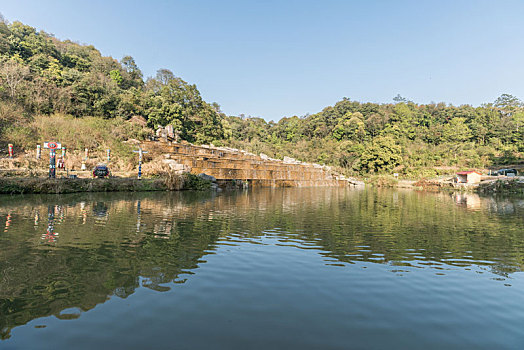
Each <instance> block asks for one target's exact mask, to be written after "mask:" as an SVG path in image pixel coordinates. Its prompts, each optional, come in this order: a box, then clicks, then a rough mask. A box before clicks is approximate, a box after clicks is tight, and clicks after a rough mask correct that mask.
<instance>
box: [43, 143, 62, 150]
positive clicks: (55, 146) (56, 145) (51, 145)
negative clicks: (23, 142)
mask: <svg viewBox="0 0 524 350" xmlns="http://www.w3.org/2000/svg"><path fill="white" fill-rule="evenodd" d="M44 148H48V149H61V148H62V144H61V143H58V142H54V141H51V142H44Z"/></svg>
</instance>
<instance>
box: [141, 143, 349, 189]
mask: <svg viewBox="0 0 524 350" xmlns="http://www.w3.org/2000/svg"><path fill="white" fill-rule="evenodd" d="M143 148H144V150H147V151H151V152H152V153H162V154H164V155H165V156H166V157H169V159H171V160H174V161H176V162H177V163H178V164H182V165H184V166H185V167H186V168H188V169H190V172H191V173H193V174H200V173H205V174H207V175H211V176H214V177H215V178H216V179H217V180H242V181H246V182H247V183H249V185H250V186H263V187H311V186H348V185H351V184H357V183H356V182H355V181H352V180H351V179H346V178H345V177H344V176H341V175H339V174H336V173H335V172H333V171H332V170H331V169H330V168H329V167H326V166H321V165H318V164H308V163H303V162H300V161H297V160H295V159H292V158H288V157H286V158H285V160H279V159H272V158H269V157H267V156H266V155H264V154H261V155H260V156H259V155H255V154H252V153H249V152H246V151H241V150H236V149H231V148H223V147H212V146H196V145H192V144H189V143H166V142H155V141H151V142H146V143H144V144H143Z"/></svg>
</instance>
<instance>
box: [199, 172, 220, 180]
mask: <svg viewBox="0 0 524 350" xmlns="http://www.w3.org/2000/svg"><path fill="white" fill-rule="evenodd" d="M198 177H199V178H201V179H204V180H207V181H211V182H217V179H216V178H215V177H214V176H211V175H207V174H204V173H200V174H198Z"/></svg>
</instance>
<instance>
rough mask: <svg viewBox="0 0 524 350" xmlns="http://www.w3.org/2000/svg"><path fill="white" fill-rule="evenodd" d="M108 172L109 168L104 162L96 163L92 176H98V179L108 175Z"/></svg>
mask: <svg viewBox="0 0 524 350" xmlns="http://www.w3.org/2000/svg"><path fill="white" fill-rule="evenodd" d="M110 174H111V173H110V172H109V168H108V167H107V165H105V164H98V165H97V166H96V167H95V168H94V169H93V177H98V178H99V179H103V178H105V177H108V176H109V175H110Z"/></svg>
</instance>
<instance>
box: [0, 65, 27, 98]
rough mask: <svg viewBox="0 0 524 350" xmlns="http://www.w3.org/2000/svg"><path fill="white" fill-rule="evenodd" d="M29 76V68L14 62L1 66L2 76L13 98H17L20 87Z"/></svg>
mask: <svg viewBox="0 0 524 350" xmlns="http://www.w3.org/2000/svg"><path fill="white" fill-rule="evenodd" d="M28 75H29V68H28V67H26V66H23V65H21V64H20V63H18V62H16V61H14V60H8V61H4V62H2V63H1V65H0V76H1V78H2V80H3V81H4V82H5V83H6V84H7V88H8V89H9V96H11V98H15V96H16V92H17V89H18V86H19V85H20V83H21V82H22V81H24V79H25V78H26V77H27V76H28Z"/></svg>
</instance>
